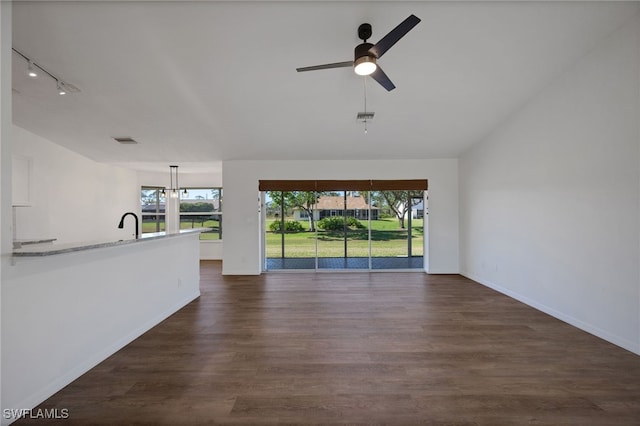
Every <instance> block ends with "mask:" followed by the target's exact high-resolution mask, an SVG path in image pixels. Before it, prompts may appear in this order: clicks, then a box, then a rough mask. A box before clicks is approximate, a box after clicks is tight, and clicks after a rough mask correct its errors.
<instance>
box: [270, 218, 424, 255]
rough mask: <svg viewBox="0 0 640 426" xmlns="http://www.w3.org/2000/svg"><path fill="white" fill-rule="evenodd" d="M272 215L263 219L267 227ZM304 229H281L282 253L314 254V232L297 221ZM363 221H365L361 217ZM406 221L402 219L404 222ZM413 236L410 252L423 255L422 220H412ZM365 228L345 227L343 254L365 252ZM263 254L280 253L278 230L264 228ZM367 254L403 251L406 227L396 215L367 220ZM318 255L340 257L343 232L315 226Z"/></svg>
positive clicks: (404, 250) (405, 250) (405, 244)
mask: <svg viewBox="0 0 640 426" xmlns="http://www.w3.org/2000/svg"><path fill="white" fill-rule="evenodd" d="M271 222H273V219H271V220H267V223H266V225H267V229H269V224H270V223H271ZM301 223H302V224H303V226H304V229H305V231H303V232H295V233H285V235H284V248H285V257H287V258H300V257H315V256H316V234H315V232H310V231H309V222H308V221H304V222H301ZM362 223H363V224H367V221H362ZM405 225H406V223H405ZM412 226H413V236H412V239H411V244H412V250H411V252H412V254H413V255H414V256H422V255H423V241H424V237H423V221H422V219H414V220H413V221H412ZM368 235H369V232H368V230H366V229H363V230H349V231H348V232H347V255H348V256H350V257H368V256H369V241H368ZM266 251H267V253H266V254H267V257H281V256H282V234H280V233H274V232H271V231H268V232H267V235H266ZM371 255H372V256H373V257H394V256H406V255H407V230H406V229H400V226H399V224H398V220H397V219H379V220H372V221H371ZM318 256H319V257H342V256H344V232H343V231H321V230H318Z"/></svg>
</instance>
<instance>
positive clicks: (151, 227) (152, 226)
mask: <svg viewBox="0 0 640 426" xmlns="http://www.w3.org/2000/svg"><path fill="white" fill-rule="evenodd" d="M218 226H219V224H218V221H217V220H205V221H204V222H200V221H194V222H193V223H192V222H191V221H188V222H187V221H182V222H180V229H192V228H212V229H214V231H213V232H202V233H201V234H200V239H201V240H219V239H220V234H219V233H218ZM164 229H165V228H164V222H160V231H164ZM147 232H157V228H156V223H155V222H142V233H147Z"/></svg>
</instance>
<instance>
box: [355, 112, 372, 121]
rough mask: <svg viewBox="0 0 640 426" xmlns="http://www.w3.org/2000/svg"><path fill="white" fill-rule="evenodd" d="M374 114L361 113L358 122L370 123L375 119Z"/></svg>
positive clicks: (357, 118)
mask: <svg viewBox="0 0 640 426" xmlns="http://www.w3.org/2000/svg"><path fill="white" fill-rule="evenodd" d="M373 114H375V113H374V112H359V113H358V116H357V117H356V120H358V121H369V120H372V119H373Z"/></svg>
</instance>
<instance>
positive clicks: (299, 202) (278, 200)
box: [269, 191, 321, 232]
mask: <svg viewBox="0 0 640 426" xmlns="http://www.w3.org/2000/svg"><path fill="white" fill-rule="evenodd" d="M282 194H283V193H282V192H280V191H269V197H270V198H271V204H272V205H273V206H274V207H277V208H278V209H281V208H282V207H283V206H282ZM320 194H321V193H317V192H310V191H290V192H285V193H284V209H285V210H286V209H287V208H298V209H302V210H304V211H305V212H307V216H308V217H309V230H310V231H311V232H315V230H316V224H315V218H314V217H313V206H314V205H315V204H316V203H317V201H318V198H319V196H320Z"/></svg>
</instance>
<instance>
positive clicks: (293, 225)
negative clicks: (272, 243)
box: [269, 220, 304, 232]
mask: <svg viewBox="0 0 640 426" xmlns="http://www.w3.org/2000/svg"><path fill="white" fill-rule="evenodd" d="M281 226H282V222H281V221H279V220H277V221H275V222H271V224H270V225H269V229H270V230H271V231H272V232H280V227H281ZM301 231H304V226H302V224H301V223H300V222H298V221H297V220H287V221H285V223H284V232H301Z"/></svg>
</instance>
